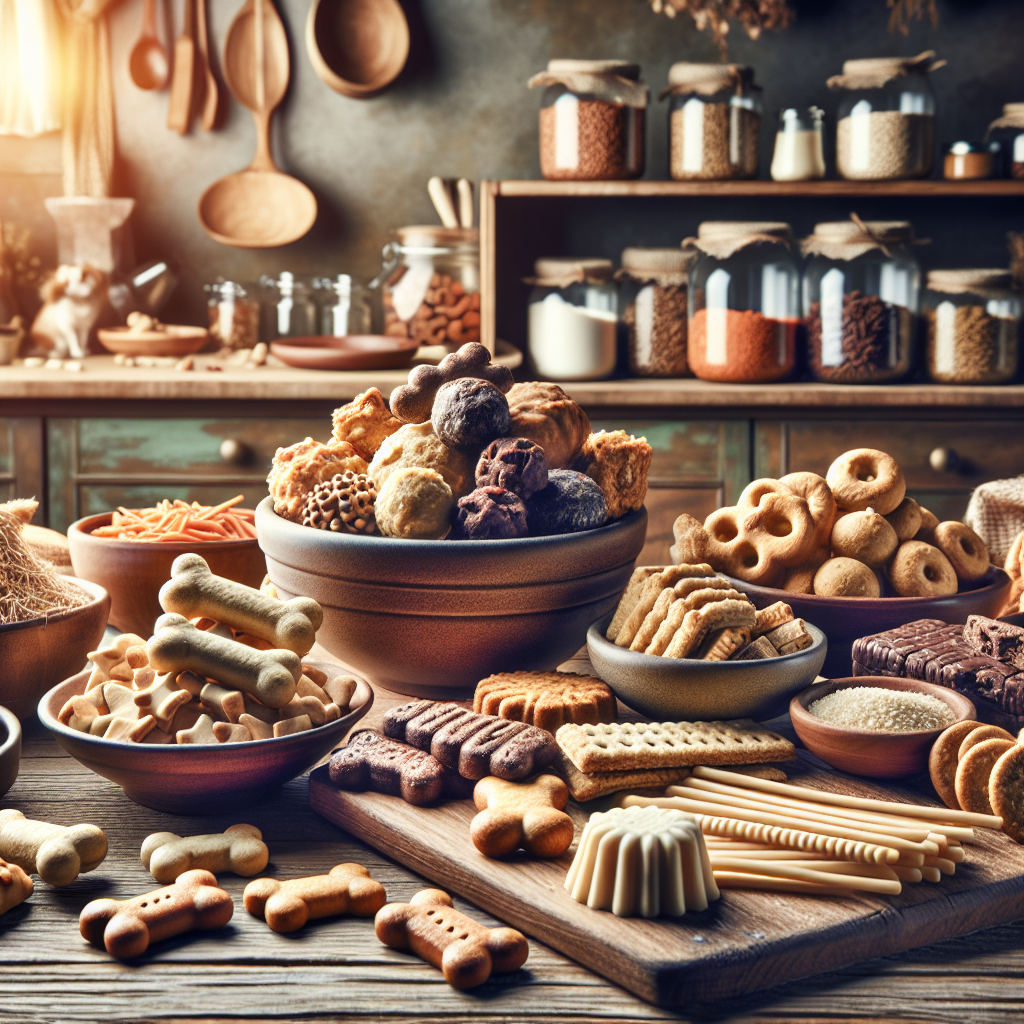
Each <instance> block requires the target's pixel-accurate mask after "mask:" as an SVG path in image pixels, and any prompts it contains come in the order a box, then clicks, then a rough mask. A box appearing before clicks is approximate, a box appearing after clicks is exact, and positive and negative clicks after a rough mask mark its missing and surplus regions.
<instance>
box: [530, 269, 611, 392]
mask: <svg viewBox="0 0 1024 1024" xmlns="http://www.w3.org/2000/svg"><path fill="white" fill-rule="evenodd" d="M526 283H527V284H532V285H533V291H532V292H531V293H530V299H529V305H528V307H527V332H528V337H529V350H530V358H531V359H532V361H533V365H534V368H535V369H536V371H537V374H538V375H539V376H540V377H541V379H543V380H600V379H601V378H603V377H610V376H611V375H612V374H613V373H614V372H615V360H616V334H617V330H616V329H617V326H618V297H617V290H616V287H615V282H614V281H613V280H612V262H611V260H603V259H554V258H549V259H539V260H537V262H536V263H535V264H534V276H533V277H530V278H526Z"/></svg>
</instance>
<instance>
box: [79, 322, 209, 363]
mask: <svg viewBox="0 0 1024 1024" xmlns="http://www.w3.org/2000/svg"><path fill="white" fill-rule="evenodd" d="M96 334H97V337H98V338H99V340H100V344H101V345H102V346H103V347H104V348H105V349H106V350H107V351H108V352H116V353H119V354H121V355H126V356H190V355H192V354H193V353H195V352H199V351H200V350H201V349H203V348H205V346H206V343H207V342H208V341H209V340H210V332H209V331H208V330H207V329H206V328H205V327H188V326H185V325H177V324H168V325H165V326H163V327H162V329H161V330H159V331H134V330H131V329H129V328H127V327H104V328H101V329H100V330H99V331H97V332H96Z"/></svg>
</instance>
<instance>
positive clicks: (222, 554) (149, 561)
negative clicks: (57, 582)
mask: <svg viewBox="0 0 1024 1024" xmlns="http://www.w3.org/2000/svg"><path fill="white" fill-rule="evenodd" d="M110 515H111V514H110V513H109V512H104V513H102V514H101V515H97V516H86V517H85V518H84V519H79V520H78V521H77V522H75V523H72V524H71V526H69V527H68V541H69V543H70V545H71V564H72V565H73V566H74V569H75V575H76V576H81V577H82V579H86V580H92V581H93V582H94V583H99V584H100V585H101V586H103V587H106V589H107V590H108V591H110V622H111V625H114V626H116V627H117V628H118V629H119V630H121V632H122V633H137V634H138V635H139V636H141V637H149V636H151V635H152V633H153V623H154V622H156V620H157V618H158V617H159V616H160V615H162V614H163V609H162V608H161V607H160V601H159V597H158V595H159V593H160V588H161V587H162V586H163V585H164V583H166V582H167V580H169V579H170V578H171V562H173V561H174V560H175V559H176V558H177V557H178V555H183V554H185V553H186V552H188V551H194V552H197V553H198V554H200V555H202V556H203V558H205V559H206V561H207V562H208V563H209V566H210V569H211V570H212V571H213V572H214V573H215V574H216V575H217V576H225V577H227V578H228V579H229V580H235V581H236V582H238V583H244V584H245V585H246V586H247V587H259V585H260V584H261V583H262V582H263V577H264V576H265V575H266V572H267V569H266V563H265V561H264V558H263V552H262V551H260V546H259V543H258V542H257V541H256V539H255V538H252V539H249V540H224V541H199V542H192V543H186V542H184V541H183V542H180V543H178V542H174V543H171V542H168V543H164V542H162V541H161V542H159V543H145V542H143V541H131V540H113V539H112V538H110V537H94V536H93V535H92V533H91V531H92V530H95V529H96V528H97V527H100V526H109V525H110ZM74 667H75V668H78V667H79V666H77V665H76V666H74ZM69 674H70V671H69V672H65V673H64V676H67V675H69ZM64 676H61V677H59V678H64ZM50 685H51V686H52V685H53V683H52V681H51V683H50Z"/></svg>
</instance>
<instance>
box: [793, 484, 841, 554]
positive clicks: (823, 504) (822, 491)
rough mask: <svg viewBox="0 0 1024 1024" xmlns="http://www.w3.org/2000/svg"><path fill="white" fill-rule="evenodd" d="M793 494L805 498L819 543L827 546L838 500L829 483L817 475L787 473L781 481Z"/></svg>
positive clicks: (834, 520) (833, 524)
mask: <svg viewBox="0 0 1024 1024" xmlns="http://www.w3.org/2000/svg"><path fill="white" fill-rule="evenodd" d="M779 483H780V484H782V485H783V486H784V487H786V488H787V489H788V490H789V492H790V493H791V494H795V495H796V496H797V497H798V498H803V499H804V501H806V502H807V508H808V510H809V511H810V513H811V518H812V519H813V520H814V524H815V526H816V527H817V530H818V536H817V542H818V543H819V544H827V543H828V539H829V537H830V536H831V535H832V527H833V526H835V522H836V513H837V512H838V508H837V507H836V499H835V496H834V495H833V494H832V488H831V487H829V485H828V481H827V480H826V479H825V478H824V477H823V476H818V474H817V473H787V474H786V475H785V476H784V477H781V478H780V479H779Z"/></svg>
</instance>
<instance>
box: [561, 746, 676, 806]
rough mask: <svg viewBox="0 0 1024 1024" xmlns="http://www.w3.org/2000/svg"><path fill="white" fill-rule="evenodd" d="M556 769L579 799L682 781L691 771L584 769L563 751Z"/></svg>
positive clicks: (589, 798) (570, 791)
mask: <svg viewBox="0 0 1024 1024" xmlns="http://www.w3.org/2000/svg"><path fill="white" fill-rule="evenodd" d="M555 770H556V771H557V772H558V774H559V775H560V776H561V777H562V778H563V779H564V780H565V784H566V785H567V786H568V787H569V795H570V796H571V797H572V798H573V800H575V801H576V802H577V803H586V801H587V800H596V799H597V798H598V797H599V796H607V795H608V794H609V793H621V792H622V791H623V790H624V789H653V788H655V787H660V786H671V785H674V784H675V783H676V782H682V781H683V779H685V778H688V777H689V775H690V769H689V768H656V769H653V770H648V771H635V772H633V771H627V772H593V773H591V774H589V775H588V774H586V773H584V772H581V771H580V770H579V768H577V767H576V765H574V764H573V763H572V761H570V760H569V758H568V757H566V756H565V754H564V752H562V751H559V756H558V760H557V761H556V762H555Z"/></svg>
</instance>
